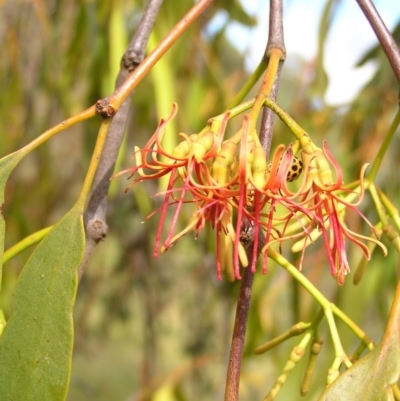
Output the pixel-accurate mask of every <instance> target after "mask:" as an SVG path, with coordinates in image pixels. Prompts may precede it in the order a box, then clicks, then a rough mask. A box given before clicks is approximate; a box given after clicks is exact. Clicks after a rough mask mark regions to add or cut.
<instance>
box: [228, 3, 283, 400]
mask: <svg viewBox="0 0 400 401" xmlns="http://www.w3.org/2000/svg"><path fill="white" fill-rule="evenodd" d="M272 49H279V50H280V51H281V52H282V54H283V57H282V58H281V60H280V61H279V66H278V69H277V72H276V76H275V80H274V84H273V86H272V88H271V91H270V93H268V94H267V96H270V97H273V98H274V99H275V98H276V95H277V92H278V84H279V77H280V71H281V68H282V64H283V58H284V56H285V54H286V50H285V44H284V41H283V19H282V0H270V24H269V37H268V43H267V48H266V51H265V56H264V57H265V58H267V59H268V58H269V54H270V52H271V50H272ZM267 73H268V68H267V72H266V74H267ZM267 110H268V109H266V110H264V111H263V120H262V128H261V132H260V140H261V144H262V146H263V147H264V149H265V150H266V153H267V155H268V154H269V152H270V146H271V137H272V126H273V114H271V115H269V113H268V112H267ZM249 224H250V223H249ZM250 228H253V227H250ZM246 229H247V228H246ZM259 236H260V237H259V239H258V252H257V256H256V257H258V255H259V254H260V252H261V249H262V244H263V243H264V242H265V238H263V234H262V232H261V231H260V234H259ZM253 243H254V239H253V241H252V242H251V243H250V244H249V245H248V247H247V249H246V253H247V257H248V259H249V261H250V262H249V266H251V265H252V258H253ZM253 278H254V273H253V272H252V271H251V269H250V268H249V267H248V268H246V269H244V270H243V277H242V281H241V284H240V293H239V299H238V303H237V307H236V317H235V324H234V329H233V335H232V344H231V349H230V355H229V363H228V371H227V380H226V387H225V398H224V400H225V401H238V400H239V383H240V370H241V365H242V356H243V349H244V341H245V335H246V328H247V317H248V313H249V308H250V300H251V292H252V286H253Z"/></svg>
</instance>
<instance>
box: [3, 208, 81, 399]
mask: <svg viewBox="0 0 400 401" xmlns="http://www.w3.org/2000/svg"><path fill="white" fill-rule="evenodd" d="M84 245H85V237H84V230H83V220H82V207H81V205H76V206H75V207H74V208H72V209H71V211H70V212H69V213H68V214H67V215H65V216H64V217H63V219H62V220H61V221H60V222H59V223H58V224H57V225H55V226H54V228H53V229H52V230H51V231H50V233H49V234H48V235H47V236H46V237H45V238H44V239H43V240H42V242H41V243H40V244H39V245H38V247H37V248H36V249H35V251H34V252H33V253H32V255H31V257H30V258H29V260H28V261H27V263H26V265H25V266H24V268H23V270H22V272H21V274H20V277H19V279H18V282H17V284H16V287H15V290H14V294H13V298H12V303H11V311H12V312H11V317H10V319H9V321H8V323H7V325H6V327H5V329H4V333H3V335H2V337H1V338H0V400H2V401H11V400H12V401H19V400H24V401H30V400H32V401H37V400H52V401H58V400H64V399H65V398H66V395H67V391H68V385H69V379H70V368H71V359H72V346H73V321H72V310H73V306H74V301H75V295H76V290H77V281H78V278H77V271H78V267H79V265H80V263H81V260H82V256H83V251H84Z"/></svg>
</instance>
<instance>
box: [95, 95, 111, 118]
mask: <svg viewBox="0 0 400 401" xmlns="http://www.w3.org/2000/svg"><path fill="white" fill-rule="evenodd" d="M115 113H116V110H115V109H114V107H112V106H110V100H109V99H108V98H105V99H100V100H98V101H97V102H96V114H97V115H98V116H100V117H102V118H111V117H114V116H115Z"/></svg>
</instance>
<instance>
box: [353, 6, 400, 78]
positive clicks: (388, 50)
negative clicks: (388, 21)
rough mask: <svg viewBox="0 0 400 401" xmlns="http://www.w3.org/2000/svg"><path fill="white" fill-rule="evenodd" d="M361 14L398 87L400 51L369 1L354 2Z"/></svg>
mask: <svg viewBox="0 0 400 401" xmlns="http://www.w3.org/2000/svg"><path fill="white" fill-rule="evenodd" d="M356 1H357V3H358V5H359V6H360V8H361V10H362V12H363V13H364V15H365V16H366V18H367V20H368V22H369V24H370V25H371V27H372V29H373V30H374V32H375V35H376V37H377V38H378V40H379V42H380V44H381V46H382V49H383V51H384V52H385V54H386V57H387V58H388V60H389V63H390V65H391V67H392V70H393V73H394V75H395V76H396V79H397V82H398V83H399V85H400V51H399V47H398V46H397V44H396V42H395V41H394V39H393V36H392V34H391V33H390V31H389V30H388V29H387V27H386V25H385V23H384V22H383V20H382V18H381V16H380V15H379V12H378V10H377V9H376V8H375V6H374V4H373V3H372V1H371V0H356Z"/></svg>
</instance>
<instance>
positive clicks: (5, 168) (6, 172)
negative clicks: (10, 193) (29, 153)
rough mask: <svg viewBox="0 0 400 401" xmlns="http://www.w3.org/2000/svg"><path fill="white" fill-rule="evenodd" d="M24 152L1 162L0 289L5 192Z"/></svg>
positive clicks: (9, 156)
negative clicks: (8, 181)
mask: <svg viewBox="0 0 400 401" xmlns="http://www.w3.org/2000/svg"><path fill="white" fill-rule="evenodd" d="M24 155H25V154H24V153H23V152H22V151H18V152H14V153H11V154H10V155H7V156H5V157H3V158H2V159H1V160H0V288H1V278H2V272H3V271H2V266H3V253H4V236H5V230H6V223H5V221H4V216H3V213H2V209H3V203H4V191H5V187H6V184H7V180H8V177H9V176H10V174H11V173H12V171H13V170H14V167H15V166H16V165H17V164H18V162H19V161H20V160H21V159H22V158H23V157H24Z"/></svg>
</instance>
